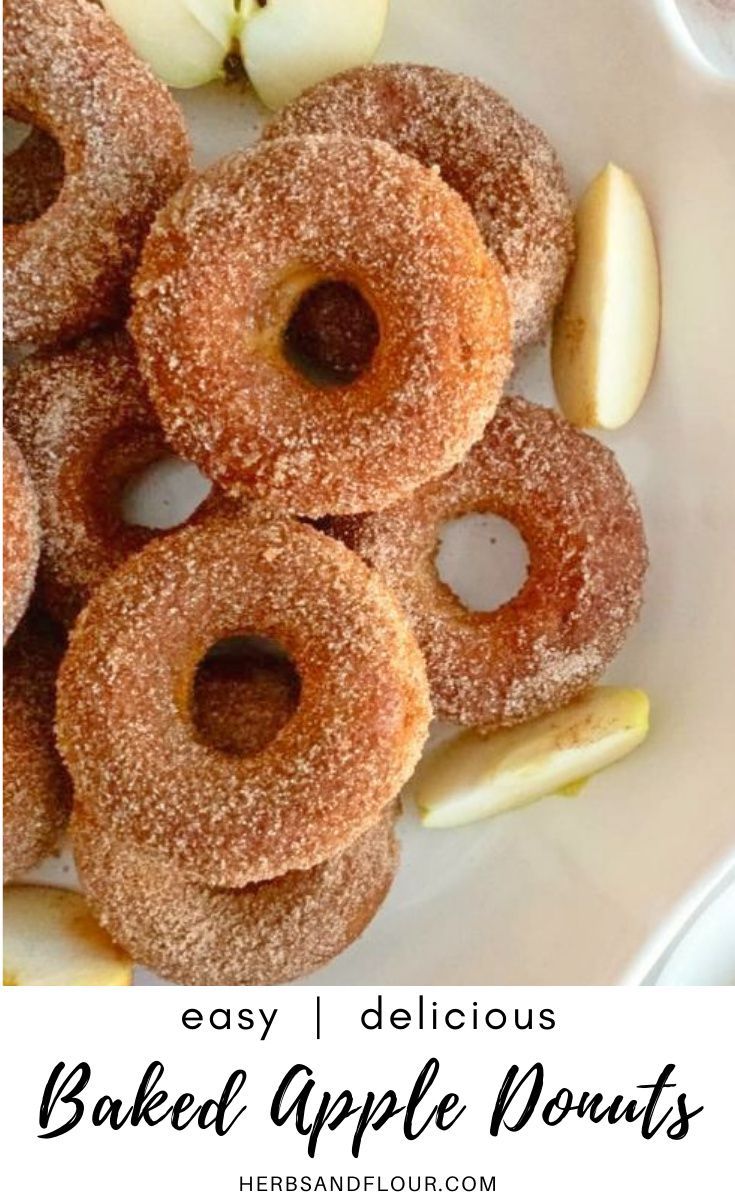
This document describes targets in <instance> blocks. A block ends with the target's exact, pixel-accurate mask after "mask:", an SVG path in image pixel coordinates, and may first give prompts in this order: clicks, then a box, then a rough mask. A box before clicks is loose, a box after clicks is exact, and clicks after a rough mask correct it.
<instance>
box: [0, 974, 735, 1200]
mask: <svg viewBox="0 0 735 1200" xmlns="http://www.w3.org/2000/svg"><path fill="white" fill-rule="evenodd" d="M423 992H424V995H425V997H426V1000H427V1006H428V1002H430V1001H431V1000H433V999H436V1000H438V1001H439V1003H440V1006H441V1007H449V1006H451V1005H458V1006H460V1007H464V1008H467V1009H468V1008H469V1007H470V1006H471V1003H472V1001H473V1000H477V1001H478V1003H479V1005H480V1008H481V1009H485V1008H493V1007H494V1008H503V1009H504V1010H505V1011H506V1012H507V1013H509V1014H511V1017H512V1012H513V1009H514V1008H519V1009H520V1010H521V1011H522V1012H523V1013H524V1015H525V1012H526V1010H527V1009H528V1008H529V1007H532V1008H533V1009H534V1010H536V1011H538V1010H539V1009H541V1008H553V1010H554V1012H555V1015H556V1022H557V1024H556V1028H555V1029H553V1030H550V1031H542V1030H537V1029H535V1030H533V1031H530V1032H529V1031H513V1030H512V1029H511V1030H510V1031H507V1030H504V1031H502V1032H501V1031H491V1030H486V1029H484V1028H483V1029H480V1030H478V1031H476V1032H475V1031H472V1030H469V1029H466V1030H463V1031H457V1032H453V1033H449V1032H446V1031H444V1032H442V1033H433V1032H424V1033H420V1032H413V1031H402V1032H397V1031H391V1030H388V1031H384V1032H380V1033H377V1032H370V1033H369V1032H365V1031H364V1030H363V1029H362V1028H361V1025H360V1022H359V1015H360V1012H361V1011H362V1010H363V1009H364V1008H365V1007H367V1006H371V1005H374V1003H375V998H376V995H377V989H374V988H331V989H330V988H325V989H323V990H322V991H321V993H320V995H321V1000H322V1039H321V1040H320V1041H319V1042H317V1041H316V1040H315V1036H314V1012H315V997H316V995H317V992H316V990H315V989H311V988H300V989H288V988H271V989H254V988H248V989H244V988H243V989H224V988H200V989H193V988H189V989H176V990H174V989H165V988H162V989H156V988H148V989H140V990H135V989H132V990H130V989H124V988H120V989H108V990H107V991H106V992H105V994H104V995H101V994H100V993H99V992H98V990H97V989H94V988H88V989H82V988H74V989H71V988H68V989H57V990H55V991H49V990H46V989H40V988H25V989H22V990H21V989H12V988H10V989H8V988H6V989H4V990H3V993H2V1002H3V1006H4V1018H5V1021H4V1024H5V1028H6V1030H10V1031H12V1034H11V1038H10V1041H11V1045H10V1046H9V1048H8V1053H7V1057H6V1060H5V1080H6V1085H5V1087H4V1089H3V1107H4V1113H3V1131H4V1134H5V1139H4V1141H5V1151H4V1154H5V1161H4V1166H5V1178H6V1187H7V1190H6V1193H5V1194H6V1195H10V1196H18V1197H23V1198H25V1197H34V1198H35V1197H41V1196H49V1197H51V1196H53V1197H58V1200H65V1198H67V1197H68V1198H69V1200H72V1198H74V1200H87V1198H90V1200H91V1198H94V1200H98V1198H99V1197H108V1198H109V1200H116V1198H117V1197H126V1198H127V1197H129V1196H131V1195H133V1196H135V1195H136V1194H142V1195H143V1196H145V1197H149V1196H150V1197H153V1196H155V1197H158V1196H176V1197H182V1198H186V1200H188V1198H189V1197H191V1198H192V1200H194V1198H196V1200H209V1198H210V1197H216V1200H224V1198H225V1197H228V1196H238V1195H241V1194H244V1195H245V1194H247V1195H253V1194H257V1193H241V1192H240V1190H239V1180H240V1176H241V1175H244V1176H248V1177H249V1176H251V1175H253V1176H256V1175H285V1174H287V1173H289V1172H292V1173H296V1174H303V1173H306V1174H311V1175H313V1176H316V1175H317V1174H320V1173H323V1174H327V1175H330V1174H339V1173H344V1174H353V1175H355V1174H356V1175H371V1174H374V1175H377V1174H378V1173H380V1174H381V1175H382V1176H383V1177H384V1178H390V1176H391V1175H395V1174H399V1175H403V1176H407V1175H409V1174H411V1175H412V1176H415V1175H418V1174H423V1175H426V1174H434V1175H436V1176H438V1177H440V1178H441V1177H444V1176H446V1175H449V1174H457V1175H459V1176H463V1175H467V1174H474V1175H481V1174H484V1175H486V1176H490V1175H495V1177H496V1192H495V1195H498V1196H500V1197H503V1198H505V1200H516V1198H520V1200H531V1198H532V1197H533V1198H534V1200H536V1198H537V1197H541V1196H549V1197H564V1198H565V1200H575V1198H576V1197H580V1198H581V1197H585V1200H586V1198H587V1197H590V1196H593V1197H597V1198H600V1200H604V1198H607V1197H618V1196H625V1197H627V1198H631V1200H640V1198H642V1197H647V1196H651V1197H656V1198H659V1197H667V1198H671V1200H678V1198H679V1197H682V1198H683V1197H690V1196H691V1197H696V1198H697V1200H700V1198H701V1200H718V1198H719V1197H726V1196H727V1197H731V1196H732V1194H733V1190H732V1189H733V1180H732V1172H731V1169H730V1166H729V1146H730V1144H731V1138H732V1120H733V1093H732V1086H733V1084H732V1071H733V1066H734V1065H735V1062H734V1061H733V1049H732V1046H733V1039H732V1028H731V1018H732V993H731V992H730V991H729V990H728V989H714V988H713V989H704V990H694V989H676V990H671V991H668V990H658V989H617V990H615V989H603V988H600V989H592V988H590V989H568V988H525V989H524V988H512V989H511V988H494V989H482V988H478V989H475V988H453V989H449V988H440V989H423ZM418 994H419V993H418V991H417V990H415V989H410V990H409V989H403V988H402V989H397V988H396V989H391V988H389V989H384V999H385V1003H386V1005H387V1006H388V1007H406V1008H409V1009H413V1010H415V1009H416V1003H417V997H418ZM228 1005H229V1006H232V1007H233V1008H234V1009H238V1008H242V1007H246V1006H247V1007H250V1008H253V1009H257V1008H258V1007H260V1006H262V1007H264V1008H265V1009H267V1010H271V1009H272V1008H274V1007H277V1008H278V1009H279V1013H278V1016H277V1017H276V1020H275V1022H274V1024H273V1027H272V1029H271V1032H270V1034H269V1036H268V1038H267V1040H266V1041H265V1042H262V1041H260V1040H259V1037H260V1033H259V1031H256V1032H250V1033H246V1032H241V1031H238V1030H236V1029H233V1030H230V1031H227V1030H223V1031H218V1032H215V1031H213V1030H211V1029H210V1028H209V1027H208V1026H207V1027H203V1028H202V1029H200V1030H198V1031H187V1030H185V1029H184V1028H183V1027H182V1024H181V1013H182V1011H183V1010H184V1009H185V1008H189V1007H198V1008H199V1009H200V1010H202V1011H203V1012H205V1013H209V1012H210V1011H211V1010H212V1009H213V1008H217V1007H222V1006H228ZM433 1055H435V1056H436V1057H437V1058H438V1059H439V1060H440V1063H441V1069H440V1074H439V1077H438V1080H437V1084H435V1090H436V1092H437V1095H436V1096H435V1097H434V1099H435V1100H438V1099H439V1094H440V1093H442V1092H443V1091H445V1090H453V1091H457V1092H459V1093H460V1094H461V1096H462V1099H463V1101H464V1102H465V1103H466V1104H467V1105H468V1111H467V1112H466V1113H465V1114H464V1116H463V1117H462V1118H461V1119H460V1120H459V1122H458V1124H457V1125H456V1126H455V1127H454V1129H452V1130H451V1131H449V1132H447V1133H437V1132H436V1131H435V1130H430V1131H428V1132H427V1133H426V1134H425V1135H424V1136H423V1137H421V1138H420V1139H419V1140H418V1141H416V1142H413V1143H409V1142H407V1141H405V1140H404V1138H403V1137H402V1134H401V1129H400V1126H399V1123H398V1121H397V1120H395V1121H393V1122H390V1123H389V1124H388V1125H387V1126H386V1127H385V1128H384V1129H383V1130H382V1131H379V1132H378V1133H370V1132H368V1134H367V1136H366V1138H365V1142H364V1149H363V1152H362V1153H361V1155H360V1158H359V1160H358V1161H357V1162H356V1161H355V1160H354V1159H353V1158H351V1157H350V1150H349V1142H350V1137H351V1133H352V1130H353V1124H352V1123H351V1122H350V1123H349V1124H348V1126H347V1128H346V1130H345V1129H344V1128H343V1129H342V1130H338V1131H336V1132H335V1133H330V1134H326V1135H323V1137H322V1141H321V1143H320V1146H321V1149H320V1150H319V1151H318V1155H317V1158H316V1159H315V1160H314V1162H310V1161H309V1160H308V1159H307V1155H306V1149H305V1145H304V1141H305V1139H304V1138H302V1137H300V1136H299V1135H298V1134H297V1133H296V1132H295V1131H294V1129H293V1128H292V1127H287V1128H283V1129H279V1128H277V1127H276V1126H275V1125H273V1124H272V1123H271V1122H270V1119H269V1114H268V1110H269V1105H270V1101H271V1098H272V1095H273V1093H274V1091H275V1089H276V1087H277V1085H278V1083H279V1081H280V1079H281V1078H282V1076H283V1074H284V1073H285V1072H286V1070H287V1069H288V1068H289V1067H290V1066H292V1065H293V1064H294V1063H295V1062H303V1063H306V1064H307V1065H309V1066H310V1067H311V1068H312V1069H313V1071H314V1073H315V1076H316V1080H317V1085H318V1089H319V1093H320V1094H321V1091H322V1090H323V1089H325V1088H328V1089H330V1090H331V1091H332V1092H333V1093H336V1092H338V1091H340V1090H341V1089H342V1088H343V1087H350V1088H352V1089H353V1091H354V1092H355V1094H356V1096H357V1097H358V1098H362V1097H364V1093H365V1092H366V1091H367V1090H368V1089H370V1088H372V1089H373V1090H375V1091H376V1092H378V1093H382V1092H383V1091H384V1089H385V1088H387V1087H393V1088H394V1089H395V1090H396V1091H398V1092H399V1095H400V1097H401V1099H402V1100H403V1101H404V1102H405V1100H406V1099H407V1096H408V1092H409V1091H410V1088H411V1086H412V1083H413V1081H414V1079H415V1077H416V1075H417V1074H418V1072H419V1070H420V1068H421V1066H422V1065H423V1064H424V1062H425V1061H426V1059H427V1058H429V1057H431V1056H433ZM156 1058H157V1059H160V1060H161V1061H162V1062H163V1063H164V1064H165V1067H166V1074H165V1077H164V1080H163V1083H162V1086H164V1087H166V1086H168V1088H169V1089H170V1091H171V1092H172V1095H174V1096H175V1095H178V1094H179V1093H180V1092H182V1091H192V1092H194V1093H196V1094H197V1097H198V1099H204V1098H206V1097H208V1096H210V1095H217V1094H219V1092H220V1091H221V1089H222V1086H223V1084H224V1082H225V1080H226V1078H227V1076H228V1075H229V1073H230V1072H231V1071H232V1070H233V1069H235V1068H236V1067H239V1066H242V1067H244V1068H245V1069H246V1070H247V1071H248V1082H247V1085H246V1091H245V1093H243V1095H244V1099H245V1101H246V1102H247V1103H248V1104H249V1108H248V1111H247V1112H246V1114H245V1116H244V1117H243V1118H241V1119H240V1121H238V1122H237V1124H236V1125H235V1126H234V1128H233V1129H232V1131H231V1132H230V1133H229V1134H228V1135H226V1136H225V1137H224V1138H219V1137H217V1136H216V1135H215V1134H214V1133H213V1132H212V1131H208V1132H201V1131H199V1130H198V1129H196V1128H190V1129H188V1130H186V1131H184V1132H181V1133H175V1132H173V1131H172V1130H171V1129H170V1127H169V1126H167V1125H161V1126H158V1127H156V1128H154V1129H149V1128H147V1127H145V1126H141V1127H139V1128H137V1129H131V1128H127V1127H126V1128H125V1129H123V1130H121V1131H120V1132H117V1133H112V1132H110V1131H109V1129H107V1128H106V1127H103V1128H94V1127H92V1126H91V1124H90V1123H89V1122H88V1119H87V1115H85V1118H84V1121H83V1123H82V1124H80V1125H79V1126H78V1127H77V1128H76V1129H75V1130H72V1131H71V1132H69V1133H67V1134H65V1135H63V1136H62V1137H60V1138H57V1139H52V1140H49V1141H42V1140H39V1139H38V1137H37V1133H38V1132H39V1129H38V1125H37V1121H38V1108H39V1102H40V1099H41V1094H42V1091H43V1087H44V1084H45V1082H46V1079H47V1077H48V1074H49V1072H50V1071H51V1069H52V1067H53V1066H54V1064H55V1063H56V1062H57V1061H58V1060H62V1059H63V1060H64V1061H65V1062H67V1063H69V1064H72V1063H76V1062H77V1061H79V1060H82V1059H84V1060H86V1061H88V1062H89V1063H90V1066H91V1067H92V1080H91V1083H90V1085H89V1088H88V1090H87V1093H85V1096H89V1098H90V1099H91V1100H94V1099H97V1098H98V1097H99V1096H100V1095H101V1094H103V1093H111V1094H112V1095H118V1096H120V1097H122V1098H123V1099H124V1100H125V1101H132V1099H133V1094H134V1091H135V1088H136V1087H137V1084H138V1082H139V1081H140V1078H141V1076H142V1074H143V1071H144V1069H145V1067H146V1066H147V1065H148V1063H149V1062H150V1061H151V1060H153V1059H156ZM537 1059H538V1060H540V1061H541V1062H542V1063H543V1064H544V1067H545V1069H546V1084H545V1088H544V1097H545V1098H550V1096H551V1095H552V1094H554V1093H555V1092H556V1091H557V1089H558V1088H559V1087H561V1086H566V1087H569V1088H571V1089H572V1090H573V1091H574V1092H575V1093H577V1092H581V1091H582V1090H584V1089H588V1090H590V1091H593V1092H594V1091H598V1090H599V1091H602V1092H603V1093H604V1094H605V1096H606V1097H607V1098H608V1099H610V1100H611V1099H612V1098H613V1096H614V1095H615V1094H616V1093H617V1092H621V1093H623V1094H624V1095H626V1096H628V1095H630V1096H631V1097H632V1096H635V1095H638V1093H637V1092H636V1090H635V1085H637V1084H644V1083H651V1082H653V1081H654V1080H655V1079H656V1077H657V1076H658V1074H659V1072H660V1070H661V1069H662V1068H663V1067H664V1066H665V1065H666V1063H668V1062H673V1063H675V1064H676V1071H675V1074H674V1076H673V1079H674V1080H675V1082H676V1084H677V1087H676V1088H675V1089H672V1090H670V1091H671V1093H672V1094H675V1093H678V1092H679V1091H680V1090H681V1091H686V1092H687V1094H688V1097H689V1102H690V1107H699V1105H702V1104H703V1105H704V1112H703V1113H701V1114H700V1115H699V1116H697V1117H695V1118H694V1120H693V1122H692V1126H691V1131H690V1133H689V1135H688V1136H687V1137H686V1138H685V1139H684V1140H683V1141H680V1142H673V1141H671V1140H669V1139H667V1138H666V1137H665V1135H664V1133H663V1131H662V1132H660V1133H658V1134H657V1135H656V1136H655V1138H653V1139H652V1140H651V1141H644V1140H643V1138H642V1137H641V1135H640V1131H639V1124H636V1125H626V1124H625V1123H621V1124H620V1125H618V1126H613V1127H610V1126H608V1125H606V1124H603V1125H593V1124H591V1123H590V1122H589V1121H588V1120H580V1119H579V1118H577V1117H576V1116H575V1115H574V1114H572V1115H570V1116H568V1117H567V1118H566V1120H564V1121H563V1122H562V1124H561V1125H560V1126H558V1127H556V1128H548V1127H546V1126H545V1125H543V1124H542V1123H541V1121H540V1120H539V1118H538V1117H537V1116H536V1117H534V1118H532V1120H531V1122H530V1123H529V1125H528V1126H527V1127H526V1128H525V1130H523V1131H521V1132H519V1133H514V1134H510V1133H505V1134H503V1135H501V1136H500V1137H498V1138H490V1137H489V1136H488V1133H487V1129H488V1121H489V1112H490V1109H491V1105H492V1101H493V1099H494V1096H495V1095H496V1094H497V1090H498V1087H499V1086H500V1083H501V1081H502V1078H503V1076H504V1074H505V1072H506V1070H507V1069H508V1067H509V1066H510V1065H511V1064H512V1063H514V1062H515V1063H517V1064H518V1065H519V1066H521V1068H522V1069H524V1070H525V1069H526V1068H527V1067H529V1066H531V1065H532V1063H533V1062H535V1061H536V1060H537ZM432 1094H433V1093H432ZM90 1107H91V1105H90ZM357 1194H360V1193H357ZM376 1194H377V1193H376ZM386 1194H388V1193H386ZM478 1194H479V1193H478Z"/></svg>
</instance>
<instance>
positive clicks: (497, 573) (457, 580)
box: [435, 513, 529, 612]
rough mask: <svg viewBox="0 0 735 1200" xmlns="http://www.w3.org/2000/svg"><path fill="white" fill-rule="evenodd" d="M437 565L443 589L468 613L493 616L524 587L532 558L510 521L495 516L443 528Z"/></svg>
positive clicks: (465, 519) (462, 520) (453, 522)
mask: <svg viewBox="0 0 735 1200" xmlns="http://www.w3.org/2000/svg"><path fill="white" fill-rule="evenodd" d="M435 565H436V570H437V574H438V576H439V578H440V579H441V581H442V583H443V584H444V585H445V586H446V587H448V588H449V590H450V591H451V592H452V594H453V595H454V596H455V597H456V598H457V600H459V602H460V603H461V604H462V605H464V607H465V608H467V609H469V611H470V612H493V611H494V610H495V609H497V608H500V607H501V606H502V605H503V604H507V603H508V601H509V600H512V599H513V597H514V596H517V595H518V593H519V591H520V590H521V588H522V587H523V585H524V583H525V582H526V578H527V576H528V565H529V553H528V547H527V545H526V543H525V541H524V540H523V537H522V536H521V534H520V533H519V531H518V530H517V529H516V527H515V525H513V524H511V522H510V521H506V520H505V518H504V517H498V516H496V515H495V514H494V513H469V514H466V515H464V516H461V517H456V518H454V519H453V520H450V521H446V522H445V523H444V524H443V525H442V526H441V528H440V530H439V537H438V545H437V551H436V557H435Z"/></svg>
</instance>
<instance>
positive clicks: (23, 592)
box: [3, 430, 40, 643]
mask: <svg viewBox="0 0 735 1200" xmlns="http://www.w3.org/2000/svg"><path fill="white" fill-rule="evenodd" d="M39 550H40V529H39V520H38V499H37V497H36V491H35V488H34V486H33V481H32V479H31V475H30V472H29V470H28V467H27V465H26V463H25V461H24V458H23V455H22V453H21V451H20V449H19V447H18V445H17V444H16V442H15V441H14V439H13V438H12V437H11V436H10V434H9V433H8V432H7V431H6V430H3V643H5V642H7V640H8V638H9V637H10V635H11V633H12V632H13V630H14V629H15V627H16V626H17V624H18V622H19V621H20V619H21V617H22V616H23V613H24V612H25V610H26V607H27V605H28V601H29V599H30V595H31V592H32V590H33V581H34V579H35V577H36V567H37V565H38V555H39Z"/></svg>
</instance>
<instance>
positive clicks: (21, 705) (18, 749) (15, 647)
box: [3, 619, 71, 880]
mask: <svg viewBox="0 0 735 1200" xmlns="http://www.w3.org/2000/svg"><path fill="white" fill-rule="evenodd" d="M61 655H62V646H61V643H60V641H59V639H58V638H57V637H56V636H55V634H54V632H53V631H52V630H51V629H50V628H49V627H48V626H46V625H44V624H42V623H41V621H40V620H39V619H35V620H30V619H26V621H24V623H23V625H22V626H21V627H20V629H19V630H18V631H17V633H16V634H15V636H14V637H13V639H12V641H11V643H10V645H9V646H8V647H7V649H6V650H5V654H4V675H5V683H4V688H3V759H4V764H5V765H4V771H3V828H4V836H3V875H4V877H5V879H6V880H7V879H14V878H16V877H17V876H18V875H20V874H22V872H23V871H28V870H29V869H30V868H31V867H33V866H35V865H36V863H37V862H40V860H41V859H42V858H45V857H46V855H47V854H51V853H52V851H53V850H55V849H56V846H57V843H58V841H59V837H60V836H61V833H62V831H63V829H64V826H65V825H66V821H67V818H68V816H69V809H70V807H71V784H70V781H69V777H68V775H67V773H66V771H65V770H64V767H63V764H62V762H61V759H60V758H59V755H58V753H57V751H56V746H55V743H54V728H53V726H54V700H55V685H56V673H57V670H58V667H59V663H60V661H61Z"/></svg>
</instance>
